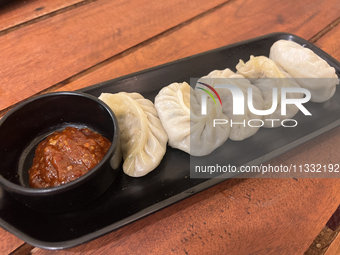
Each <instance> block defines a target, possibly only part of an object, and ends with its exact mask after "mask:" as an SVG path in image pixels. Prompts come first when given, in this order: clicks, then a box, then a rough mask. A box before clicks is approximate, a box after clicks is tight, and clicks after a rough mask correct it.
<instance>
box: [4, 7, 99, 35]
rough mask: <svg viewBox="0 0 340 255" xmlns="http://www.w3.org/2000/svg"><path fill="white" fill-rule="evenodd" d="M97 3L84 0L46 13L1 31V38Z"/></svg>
mask: <svg viewBox="0 0 340 255" xmlns="http://www.w3.org/2000/svg"><path fill="white" fill-rule="evenodd" d="M96 1H98V0H84V1H82V2H79V3H75V4H73V5H69V6H66V7H63V8H61V9H58V10H55V11H52V12H50V13H46V14H44V15H42V16H39V17H36V18H34V19H31V20H29V21H25V22H22V23H20V24H17V25H15V26H13V27H10V28H7V29H4V30H2V31H0V36H3V35H6V34H8V33H11V32H13V31H16V30H18V29H21V28H23V27H26V26H29V25H32V24H34V23H37V22H40V21H42V20H45V19H48V18H51V17H54V16H56V15H59V14H62V13H64V12H68V11H70V10H73V9H76V8H78V7H80V6H84V5H87V4H90V3H92V2H96Z"/></svg>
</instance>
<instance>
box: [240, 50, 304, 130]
mask: <svg viewBox="0 0 340 255" xmlns="http://www.w3.org/2000/svg"><path fill="white" fill-rule="evenodd" d="M236 69H237V72H238V73H240V74H242V75H243V76H244V77H246V78H248V79H249V80H250V81H251V83H252V84H254V85H255V86H256V87H258V88H259V90H260V91H261V93H262V96H263V100H264V110H269V109H272V107H274V108H276V109H275V111H274V112H273V113H271V114H269V115H265V119H271V120H278V121H264V125H263V127H267V128H272V127H279V126H281V121H283V120H284V119H290V118H292V117H294V116H295V114H297V112H298V111H299V108H298V107H297V106H296V105H293V104H287V108H286V114H285V115H282V113H281V88H283V87H292V88H300V86H299V85H298V84H297V83H296V82H295V80H294V79H291V78H288V77H286V76H285V74H284V73H283V72H281V71H280V70H279V68H278V67H277V66H276V64H275V63H274V62H273V61H272V60H271V59H269V58H267V57H265V56H259V57H254V56H250V60H249V61H248V62H246V63H244V62H243V61H242V60H240V62H239V63H238V64H237V65H236ZM273 88H277V90H278V91H277V104H273ZM286 97H287V98H289V99H294V98H302V97H303V94H302V93H295V92H294V93H293V92H288V93H287V95H286Z"/></svg>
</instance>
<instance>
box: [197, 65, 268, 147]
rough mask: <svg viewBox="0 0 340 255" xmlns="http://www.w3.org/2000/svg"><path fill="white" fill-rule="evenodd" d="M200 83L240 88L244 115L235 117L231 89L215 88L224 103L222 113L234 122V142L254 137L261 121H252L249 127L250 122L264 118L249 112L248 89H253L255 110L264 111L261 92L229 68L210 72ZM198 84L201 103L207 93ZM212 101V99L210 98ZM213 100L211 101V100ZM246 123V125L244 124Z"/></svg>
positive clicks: (231, 137)
mask: <svg viewBox="0 0 340 255" xmlns="http://www.w3.org/2000/svg"><path fill="white" fill-rule="evenodd" d="M198 82H203V83H205V84H208V85H210V86H212V87H213V88H215V85H216V84H230V85H234V86H236V87H238V88H239V89H241V90H242V93H243V95H244V113H245V114H244V115H234V114H233V97H232V93H231V91H230V90H229V89H226V88H215V90H216V92H217V93H218V94H219V96H220V98H221V101H222V112H223V114H225V115H226V116H227V117H228V118H229V119H230V121H232V123H235V124H232V125H231V129H230V134H229V138H230V139H231V140H234V141H242V140H244V139H246V138H248V137H250V136H252V135H254V134H255V133H256V132H257V131H258V130H259V128H260V126H261V122H260V121H252V123H251V125H248V121H249V120H252V119H254V120H261V119H262V116H258V115H255V114H253V113H252V112H250V111H249V108H248V104H247V98H248V88H251V89H252V93H253V97H252V99H253V106H254V107H255V109H258V110H262V109H263V98H262V95H261V92H260V90H259V89H258V88H257V87H255V86H253V85H252V84H251V83H250V82H249V80H247V79H246V78H244V77H243V76H242V75H240V74H236V73H234V72H233V71H231V70H230V69H229V68H227V69H225V70H214V71H212V72H210V73H209V74H208V75H207V76H204V77H202V78H200V79H199V80H198ZM198 85H199V84H196V88H195V95H196V97H197V99H198V101H199V102H200V101H201V97H202V93H205V92H204V91H202V90H201V89H198ZM209 99H210V98H209ZM210 100H211V99H210ZM242 123H244V124H242Z"/></svg>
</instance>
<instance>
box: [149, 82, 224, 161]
mask: <svg viewBox="0 0 340 255" xmlns="http://www.w3.org/2000/svg"><path fill="white" fill-rule="evenodd" d="M155 107H156V109H157V112H158V115H159V118H160V120H161V122H162V124H163V127H164V129H165V130H166V132H167V134H168V136H169V145H170V146H171V147H173V148H177V149H180V150H182V151H185V152H187V153H189V154H190V155H192V156H205V155H208V154H210V153H211V152H212V151H214V150H215V149H216V148H217V147H219V146H221V145H222V144H223V143H224V142H225V141H226V140H227V139H228V136H229V132H230V127H229V123H227V122H228V121H229V119H228V118H227V116H225V115H224V114H222V109H221V106H220V105H213V104H210V103H207V114H206V115H202V114H201V105H200V104H199V103H198V101H197V99H196V97H195V96H194V90H193V89H192V88H191V87H190V86H189V84H188V83H186V82H183V83H172V84H170V85H168V86H166V87H164V88H163V89H161V91H160V92H159V93H158V95H157V96H156V98H155ZM214 119H220V120H221V119H222V120H225V121H223V123H222V124H217V125H216V126H215V127H214Z"/></svg>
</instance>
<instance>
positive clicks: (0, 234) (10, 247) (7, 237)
mask: <svg viewBox="0 0 340 255" xmlns="http://www.w3.org/2000/svg"><path fill="white" fill-rule="evenodd" d="M0 240H1V242H0V252H1V254H9V253H10V252H12V251H14V250H15V249H16V248H18V247H19V246H20V245H22V244H24V242H23V241H22V240H20V239H19V238H18V237H16V236H14V235H12V234H11V233H9V232H7V231H6V230H4V229H3V228H1V227H0Z"/></svg>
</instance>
